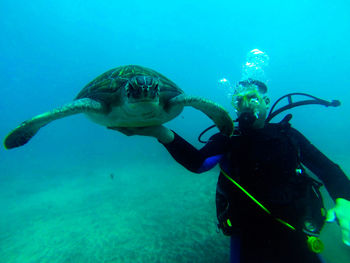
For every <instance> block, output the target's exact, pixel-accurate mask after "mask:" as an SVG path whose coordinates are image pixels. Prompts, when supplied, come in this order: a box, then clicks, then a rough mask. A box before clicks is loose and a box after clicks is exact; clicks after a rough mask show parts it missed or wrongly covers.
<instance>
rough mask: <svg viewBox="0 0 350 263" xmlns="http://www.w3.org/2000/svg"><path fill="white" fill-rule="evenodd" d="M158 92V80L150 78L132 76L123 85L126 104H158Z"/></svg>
mask: <svg viewBox="0 0 350 263" xmlns="http://www.w3.org/2000/svg"><path fill="white" fill-rule="evenodd" d="M159 92H160V88H159V79H158V78H156V77H152V76H144V75H138V76H134V77H132V78H131V79H130V80H129V81H128V83H127V84H126V85H125V93H126V97H127V101H128V103H140V102H151V103H158V102H159Z"/></svg>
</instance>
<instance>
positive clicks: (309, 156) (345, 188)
mask: <svg viewBox="0 0 350 263" xmlns="http://www.w3.org/2000/svg"><path fill="white" fill-rule="evenodd" d="M292 130H293V133H294V135H295V137H296V138H297V139H298V141H299V144H300V149H301V153H300V155H301V156H300V157H301V162H302V163H303V164H305V166H306V167H307V168H309V169H310V170H311V171H312V172H313V173H314V174H316V175H317V176H318V177H319V178H320V179H321V180H322V181H323V183H324V184H325V186H326V188H327V191H328V193H329V194H330V196H331V197H332V199H333V200H334V201H335V206H334V207H333V208H332V209H330V210H329V211H328V212H327V222H335V221H337V222H338V223H339V226H340V229H341V232H342V239H343V242H344V244H346V245H348V246H350V229H349V225H350V201H349V200H350V180H349V179H348V178H347V177H346V175H345V173H344V172H343V171H342V170H341V169H340V167H339V165H337V164H335V163H333V162H332V161H331V160H330V159H328V158H327V156H325V155H324V154H323V153H322V152H320V151H319V150H318V149H317V148H316V147H315V146H314V145H312V144H311V143H310V142H309V141H308V140H307V139H306V138H305V137H304V136H303V135H302V134H301V133H299V132H297V131H296V130H294V129H292Z"/></svg>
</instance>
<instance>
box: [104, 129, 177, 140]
mask: <svg viewBox="0 0 350 263" xmlns="http://www.w3.org/2000/svg"><path fill="white" fill-rule="evenodd" d="M108 129H111V130H116V131H119V132H121V133H123V134H125V135H126V136H133V135H141V136H150V137H154V138H156V139H158V140H159V141H160V142H161V143H164V144H167V143H170V142H172V141H173V140H174V133H173V132H172V131H171V130H170V129H168V128H166V127H165V126H163V125H159V126H148V127H108Z"/></svg>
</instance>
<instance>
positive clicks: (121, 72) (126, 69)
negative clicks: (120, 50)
mask: <svg viewBox="0 0 350 263" xmlns="http://www.w3.org/2000/svg"><path fill="white" fill-rule="evenodd" d="M137 75H147V76H154V77H157V78H158V79H159V87H160V93H161V94H162V93H163V94H164V93H166V94H167V97H172V96H177V95H179V94H181V93H183V92H182V90H181V89H180V88H178V86H177V85H176V84H175V83H174V82H172V81H171V80H169V79H168V78H166V77H165V76H163V75H162V74H160V73H158V72H156V71H154V70H152V69H149V68H145V67H141V66H136V65H128V66H121V67H117V68H114V69H111V70H109V71H107V72H105V73H103V74H102V75H100V76H98V77H97V78H95V79H94V80H93V81H91V82H90V83H88V84H87V85H86V86H85V87H84V88H83V89H82V90H81V91H80V92H79V94H78V95H77V97H76V98H75V99H81V98H91V99H96V100H100V101H104V102H106V103H112V104H114V102H115V103H116V102H117V101H118V100H120V99H121V98H120V96H121V95H120V92H119V90H120V88H122V87H124V86H125V85H126V83H127V82H128V80H130V79H131V78H132V77H134V76H137ZM172 94H173V95H172Z"/></svg>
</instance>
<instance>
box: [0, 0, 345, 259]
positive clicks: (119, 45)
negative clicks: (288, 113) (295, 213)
mask: <svg viewBox="0 0 350 263" xmlns="http://www.w3.org/2000/svg"><path fill="white" fill-rule="evenodd" d="M349 32H350V3H348V1H338V0H334V1H332V2H330V1H314V0H310V1H300V0H297V1H288V2H285V1H283V2H282V1H171V2H166V1H123V2H122V1H106V0H105V1H104V0H101V1H98V2H97V1H91V0H85V1H80V0H77V1H66V0H62V1H52V0H51V1H42V0H36V1H23V0H19V1H6V0H3V1H1V3H0V36H1V37H0V72H1V74H0V85H1V88H0V112H1V114H0V138H4V137H5V136H6V134H7V133H8V132H9V131H10V130H11V129H13V128H14V127H16V125H18V124H19V123H20V122H22V121H24V120H26V119H29V118H31V117H33V116H34V115H36V114H39V113H42V112H44V111H47V110H50V109H52V108H54V107H56V106H59V105H62V104H64V103H66V102H68V101H71V100H72V99H73V98H74V97H75V95H76V94H77V93H78V92H79V90H80V89H81V88H82V87H83V86H84V85H85V84H86V83H88V82H89V81H91V80H92V79H93V78H95V77H96V76H98V75H100V74H101V73H103V72H105V71H107V70H108V69H110V68H113V67H117V66H120V65H126V64H138V65H143V66H146V67H150V68H153V69H155V70H157V71H159V72H161V73H162V74H164V75H166V76H167V77H169V78H170V79H172V80H173V81H174V82H176V83H177V84H178V85H179V86H180V87H181V88H182V89H183V90H184V91H185V92H186V93H187V94H192V95H199V96H202V97H206V98H210V99H212V100H214V101H216V102H218V103H220V104H222V105H223V106H224V107H225V108H227V109H228V110H229V111H230V113H231V114H232V117H233V118H235V115H234V111H233V109H232V106H231V104H230V101H229V98H228V97H227V94H226V93H225V91H224V90H222V89H220V88H219V87H218V80H219V79H221V78H223V77H226V78H228V79H229V80H230V81H231V82H232V83H235V82H236V81H238V80H239V79H240V77H241V73H242V72H241V69H242V65H243V63H244V61H245V58H246V54H247V52H249V51H250V50H252V49H254V48H258V49H261V50H263V51H265V52H267V53H268V55H269V57H270V64H269V67H268V68H267V69H266V76H267V79H268V86H269V96H270V97H271V99H272V101H274V100H276V99H277V98H278V97H280V96H281V95H284V94H286V93H289V92H307V93H311V94H313V95H315V96H320V97H321V98H324V99H329V100H331V99H339V100H341V102H342V105H341V107H338V108H325V107H321V106H306V107H303V108H299V109H296V110H293V111H292V113H293V115H294V117H293V119H292V124H293V126H294V127H296V128H297V129H299V130H300V131H302V132H303V133H304V134H305V135H306V136H307V137H308V138H309V139H310V140H311V141H312V142H313V143H314V144H315V145H316V146H317V147H318V148H319V149H321V150H322V151H323V152H324V153H326V154H327V156H329V157H330V158H331V159H332V160H334V161H335V162H337V163H339V164H340V165H341V166H342V168H343V170H344V171H345V172H346V173H347V174H350V158H349V148H350V140H349V138H348V131H349V130H350V122H349V117H348V115H349V113H350V106H349V105H350V95H349V94H350V93H349V89H350V78H349V68H350V52H349V50H348V48H349V43H350V34H349ZM211 124H212V123H211V122H210V120H209V119H208V118H207V117H205V116H204V115H203V114H202V113H200V112H198V111H195V110H193V109H185V110H184V112H183V113H182V114H181V115H180V116H179V117H177V118H176V119H175V120H173V121H171V122H169V123H168V124H167V126H168V127H170V128H172V129H174V130H176V131H177V132H178V133H179V134H181V135H182V136H184V137H185V138H186V139H188V140H189V141H190V142H191V143H193V144H194V145H195V146H200V144H199V143H198V142H197V141H196V137H197V136H198V134H199V133H200V132H201V131H202V130H203V129H204V128H206V127H207V126H209V125H211ZM0 160H1V161H0V171H1V175H0V176H1V177H2V178H0V204H1V205H2V207H3V209H2V210H1V211H0V218H1V219H0V262H6V263H7V262H88V261H91V262H141V261H140V258H142V259H143V260H144V262H154V261H156V260H158V261H159V262H199V261H200V262H214V261H215V262H220V260H221V261H222V262H226V261H227V257H228V251H227V249H228V244H227V242H228V241H227V239H225V238H224V237H222V235H217V234H216V232H215V224H214V223H213V222H214V221H215V213H214V204H213V202H214V191H215V181H216V176H217V171H214V172H210V173H207V174H204V175H203V176H202V177H200V179H198V178H199V177H198V175H193V174H191V173H189V172H187V171H186V170H185V169H183V168H182V167H180V166H178V165H177V164H176V163H175V162H174V161H173V160H172V159H171V158H170V157H169V156H168V154H167V152H166V151H165V150H164V148H163V147H162V146H161V145H159V144H158V143H157V142H156V141H155V140H152V139H150V138H139V137H131V138H130V137H125V136H123V135H122V134H119V133H117V132H114V131H110V130H106V129H105V128H104V127H101V126H98V125H96V124H94V123H92V122H90V121H88V120H87V119H86V118H85V117H84V116H73V117H70V118H66V119H62V120H59V121H57V122H53V123H51V124H50V125H48V126H47V127H45V128H43V129H42V130H41V131H40V132H39V133H38V134H37V136H35V137H34V138H33V139H32V140H31V141H30V142H29V143H28V144H27V145H25V146H23V147H21V148H18V149H14V150H11V151H6V150H5V149H4V148H1V149H0ZM111 173H113V174H114V179H113V180H111V178H110V174H111ZM174 177H175V178H179V179H176V180H174ZM203 178H204V179H203ZM118 180H119V181H118ZM162 180H163V181H162ZM198 180H201V181H200V182H201V184H199V185H196V186H195V189H193V188H194V187H193V184H198ZM164 189H166V190H164ZM185 189H186V191H185ZM194 190H196V191H194ZM199 190H202V191H199ZM140 200H143V201H144V200H152V201H150V202H149V203H147V202H146V203H144V202H141V201H140ZM203 200H205V201H203ZM159 201H163V202H159ZM203 202H205V203H204V204H203ZM184 203H186V204H191V205H189V206H188V207H186V212H184V211H183V210H182V209H183V207H182V206H181V204H184ZM174 204H176V205H174ZM82 207H83V208H84V209H83V208H82ZM146 207H147V209H145V211H143V209H144V208H146ZM169 207H172V208H171V209H167V208H169ZM87 211H92V212H91V213H88V212H87ZM115 211H118V213H117V214H116V213H115ZM157 213H161V215H162V219H163V220H159V216H157ZM96 214H98V215H99V216H96ZM144 214H147V215H148V216H146V217H145V216H144ZM57 215H61V216H62V218H61V219H60V220H58V221H56V219H57ZM63 215H64V216H63ZM104 215H105V216H104ZM135 215H137V216H135ZM199 215H201V216H202V217H200V218H198V216H199ZM206 216H207V217H209V219H208V220H206V218H205V217H206ZM139 217H141V218H139ZM144 217H145V218H144ZM203 217H204V218H203ZM55 218H56V219H55ZM59 218H60V217H59ZM77 218H78V219H79V220H80V221H79V220H78V219H77ZM116 218H117V219H120V218H123V220H122V219H120V220H121V221H122V222H124V224H122V223H120V224H119V225H118V224H115V222H116ZM74 219H77V220H78V221H75V220H74ZM140 219H142V220H141V221H142V222H143V223H142V226H144V227H142V228H141V227H139V228H140V229H138V228H137V227H136V228H135V225H136V226H140V225H139V221H140ZM132 220H135V223H134V224H132V223H131V222H133V221H132ZM198 221H200V222H198ZM203 221H205V222H203ZM206 221H208V222H206ZM128 222H129V224H127V223H128ZM155 222H156V223H155ZM92 226H93V227H92ZM175 226H176V227H175ZM332 227H333V226H332ZM64 229H65V230H66V231H64ZM160 230H161V231H160ZM155 231H157V232H156V233H157V234H156V235H155V234H154V232H155ZM191 231H193V232H191ZM326 231H327V230H326ZM159 232H160V233H159ZM338 232H339V229H338V228H337V227H336V226H334V228H332V231H330V230H329V231H328V232H327V233H328V234H325V240H327V239H328V240H337V241H339V242H338V243H334V242H335V241H334V242H333V241H332V242H329V244H330V245H329V247H328V250H327V251H325V256H326V258H327V259H328V260H329V262H349V260H350V253H349V248H346V247H345V246H343V245H342V244H341V242H340V235H339V233H338ZM64 233H65V234H64ZM83 233H85V235H83ZM87 233H89V234H87ZM121 233H124V234H123V235H121ZM333 235H334V236H333ZM82 236H84V238H83V239H82V238H81V237H82ZM97 236H98V237H100V241H99V242H100V243H98V242H97V243H98V244H97V243H96V242H94V240H95V239H96V237H97ZM53 237H54V238H53ZM101 237H104V238H101ZM130 240H133V241H132V242H131V241H130ZM49 241H50V242H49ZM45 244H46V245H45ZM47 244H49V245H47ZM133 244H134V245H133ZM135 244H137V245H135ZM147 244H152V245H150V246H149V247H147ZM185 244H186V247H184V246H185ZM192 248H193V249H192ZM176 251H178V252H176ZM57 255H60V256H57ZM96 255H98V256H96Z"/></svg>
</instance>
